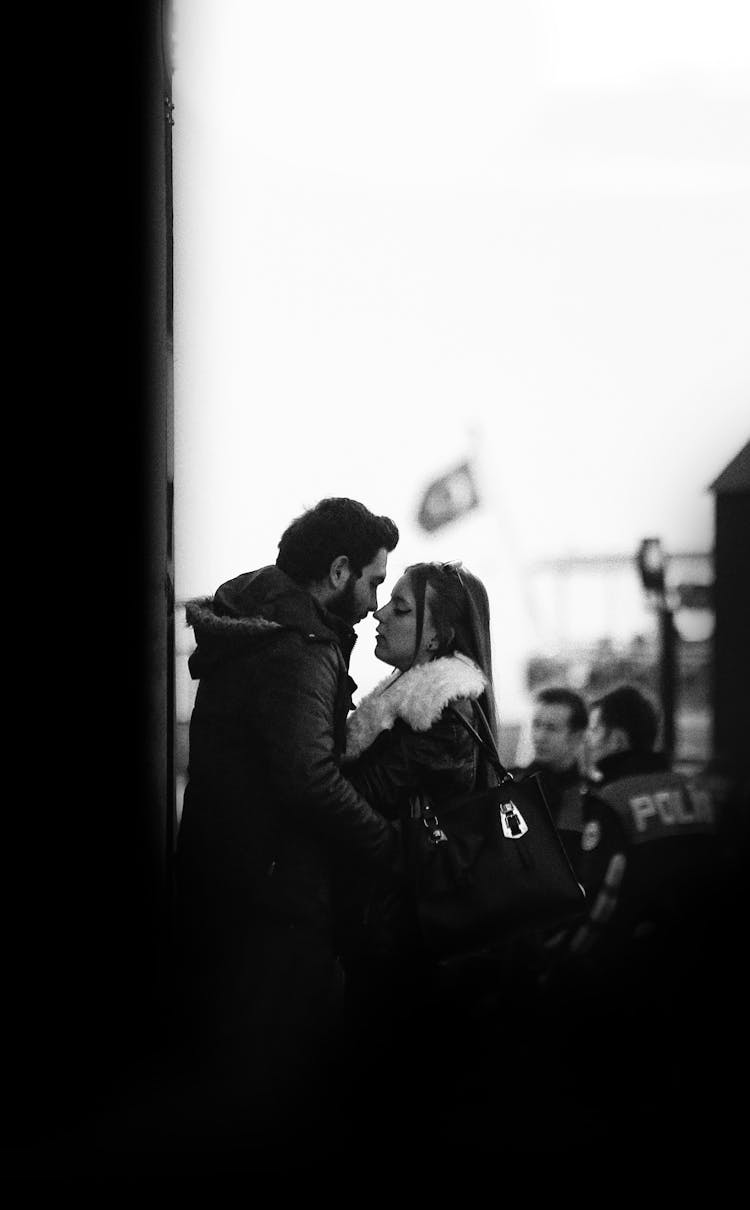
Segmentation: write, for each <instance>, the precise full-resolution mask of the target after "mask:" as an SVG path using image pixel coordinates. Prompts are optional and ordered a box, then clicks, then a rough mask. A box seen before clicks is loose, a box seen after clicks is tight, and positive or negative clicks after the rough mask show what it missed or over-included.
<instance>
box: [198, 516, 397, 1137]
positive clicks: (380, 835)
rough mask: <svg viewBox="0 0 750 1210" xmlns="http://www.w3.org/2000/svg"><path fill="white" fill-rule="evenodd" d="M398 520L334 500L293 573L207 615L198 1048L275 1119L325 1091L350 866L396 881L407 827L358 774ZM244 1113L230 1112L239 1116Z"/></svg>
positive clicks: (250, 581) (242, 580)
mask: <svg viewBox="0 0 750 1210" xmlns="http://www.w3.org/2000/svg"><path fill="white" fill-rule="evenodd" d="M398 537H399V534H398V529H397V528H396V526H395V524H394V523H393V521H391V520H390V518H388V517H384V516H376V515H374V514H373V513H371V512H370V511H369V510H368V509H367V508H365V506H364V505H363V504H360V503H359V502H357V501H355V500H350V499H347V498H327V499H324V500H321V501H320V502H319V503H318V504H317V505H316V506H315V507H314V508H311V509H309V510H308V511H307V512H305V513H303V514H302V515H301V516H299V517H297V518H296V520H294V521H293V522H292V523H291V524H290V525H289V527H288V528H287V529H286V531H285V532H284V533H283V535H282V537H281V540H280V542H279V547H278V557H277V559H276V564H275V565H272V566H266V567H262V568H260V569H259V570H256V571H251V572H247V573H245V574H243V575H240V576H237V577H235V578H234V579H232V580H229V581H227V582H226V583H224V584H222V585H221V587H220V588H218V589H217V591H216V593H215V594H214V596H213V597H212V598H204V599H201V600H198V601H193V602H191V603H190V604H189V605H188V607H187V619H188V622H189V624H190V625H191V626H192V627H193V628H194V631H195V637H196V644H197V645H196V649H195V651H194V652H193V654H192V656H191V657H190V671H191V674H192V676H193V677H194V678H197V679H198V680H199V685H198V691H197V694H196V700H195V706H194V709H193V714H192V717H191V722H190V760H189V780H188V784H187V786H186V790H185V796H184V804H183V812H182V818H181V824H180V831H179V836H178V842H177V855H176V891H177V896H176V898H177V926H178V938H179V941H180V956H181V960H182V972H183V976H184V980H183V983H182V990H183V994H184V996H185V1002H186V1004H187V1005H188V1006H189V1008H190V1010H191V1019H190V1024H191V1030H190V1032H189V1034H188V1039H189V1045H197V1046H198V1047H199V1051H200V1054H201V1055H202V1056H203V1057H204V1058H205V1060H206V1062H207V1063H208V1071H209V1072H211V1073H212V1076H211V1078H214V1079H215V1083H216V1085H217V1086H222V1089H223V1094H227V1090H228V1089H229V1088H231V1087H233V1089H234V1091H233V1093H229V1094H228V1095H229V1096H234V1095H236V1097H237V1101H238V1103H239V1104H241V1103H242V1101H243V1098H244V1097H245V1096H246V1094H247V1092H248V1091H249V1090H250V1089H252V1092H253V1107H254V1108H255V1109H257V1111H258V1113H259V1114H260V1115H262V1116H263V1117H264V1118H266V1119H267V1120H268V1121H271V1120H273V1119H274V1116H277V1117H278V1115H279V1114H280V1113H282V1112H283V1111H284V1107H285V1104H286V1103H287V1102H291V1101H294V1100H295V1098H297V1096H298V1095H300V1094H301V1092H302V1091H307V1089H306V1088H305V1084H306V1081H307V1080H309V1079H311V1072H312V1071H313V1069H314V1061H315V1059H316V1056H319V1054H320V1053H322V1052H321V1048H322V1047H323V1045H324V1042H325V1039H326V1034H327V1031H328V1030H329V1028H330V1026H331V1024H332V1023H333V1022H335V1020H336V1009H337V1005H338V1002H339V999H340V993H341V975H340V968H339V966H338V963H337V959H336V954H335V948H334V941H333V921H332V886H333V879H334V872H335V868H336V866H337V865H338V864H339V863H340V864H341V865H343V866H344V867H345V868H346V869H347V870H348V871H349V873H350V875H353V876H355V877H356V876H357V874H358V873H360V872H361V876H362V877H363V878H364V877H371V876H373V874H374V875H375V876H377V873H378V871H388V870H390V869H392V868H397V864H398V856H397V854H398V843H397V838H396V834H395V832H394V828H393V825H392V824H390V823H389V822H387V821H386V820H385V819H383V817H382V816H380V815H379V814H378V813H377V812H375V811H374V810H373V809H372V808H371V807H370V805H369V804H368V803H367V802H366V801H365V800H364V799H363V798H361V797H360V796H359V795H358V794H357V793H356V791H355V790H354V789H353V787H352V785H351V783H350V782H349V781H347V780H346V779H345V778H344V777H343V776H342V774H341V772H340V769H339V759H340V756H341V754H342V752H343V750H344V747H345V742H346V739H345V737H346V718H347V714H348V712H349V710H350V709H351V704H352V702H351V696H352V692H353V690H354V689H356V686H355V685H354V682H353V681H352V680H351V679H350V678H349V675H348V667H349V658H350V655H351V651H352V648H353V645H354V643H355V641H356V635H355V633H354V630H353V626H354V625H355V624H356V623H357V622H360V621H362V619H363V618H365V617H366V616H367V614H368V613H370V612H372V611H373V610H375V609H376V608H377V590H378V587H379V585H380V584H382V583H383V581H384V579H385V576H386V569H387V556H388V553H389V552H390V551H392V550H393V549H394V547H395V546H396V544H397V542H398ZM231 1111H232V1107H231V1106H230V1112H231Z"/></svg>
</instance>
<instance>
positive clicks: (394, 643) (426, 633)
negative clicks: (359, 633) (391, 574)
mask: <svg viewBox="0 0 750 1210" xmlns="http://www.w3.org/2000/svg"><path fill="white" fill-rule="evenodd" d="M431 594H432V590H431V588H430V587H429V585H428V588H427V593H426V595H425V603H424V622H423V625H422V638H421V641H420V644H419V652H418V653H417V657H416V659H415V658H414V644H415V642H416V639H417V604H416V601H415V598H414V589H413V588H412V586H411V582H410V580H409V577H408V576H407V575H403V576H402V577H401V579H400V580H398V581H397V582H396V584H395V585H394V587H393V592H392V593H391V599H390V601H389V602H388V603H387V605H384V606H383V608H382V609H378V610H376V611H375V613H374V614H373V617H374V618H375V620H376V622H377V623H378V628H377V631H376V635H377V637H376V640H375V655H376V656H377V658H378V659H379V660H382V661H383V663H384V664H391V665H392V667H393V668H401V669H405V668H410V667H411V665H412V664H413V663H414V664H424V663H425V662H426V661H427V660H431V659H432V658H433V652H434V651H435V649H436V648H437V634H436V631H435V627H434V625H433V621H432V612H431V610H430V597H431Z"/></svg>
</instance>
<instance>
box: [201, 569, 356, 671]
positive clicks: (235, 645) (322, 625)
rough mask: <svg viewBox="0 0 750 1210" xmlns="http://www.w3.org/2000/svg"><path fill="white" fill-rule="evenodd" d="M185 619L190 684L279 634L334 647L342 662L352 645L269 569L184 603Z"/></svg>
mask: <svg viewBox="0 0 750 1210" xmlns="http://www.w3.org/2000/svg"><path fill="white" fill-rule="evenodd" d="M185 618H186V622H187V625H188V626H192V628H193V630H194V632H195V639H196V644H197V648H196V650H195V651H194V652H193V654H192V655H191V657H190V659H189V661H188V665H189V668H190V673H191V675H192V676H193V677H194V678H199V677H201V676H204V675H205V674H206V673H207V672H208V671H209V670H210V669H211V668H212V667H214V666H215V665H216V664H217V663H220V662H221V661H222V660H224V659H227V658H232V657H234V656H236V655H237V654H238V653H243V652H247V651H248V650H250V649H252V647H253V646H254V645H255V644H257V642H258V641H259V640H260V641H262V640H265V639H267V638H268V637H269V635H272V634H274V633H278V632H279V630H291V631H296V632H297V633H298V634H301V635H302V636H303V637H304V638H305V639H307V640H310V641H313V642H329V643H330V642H335V643H336V644H337V645H338V646H339V647H340V648H341V650H342V653H343V654H344V656H345V658H346V660H347V661H348V658H349V656H350V654H351V649H352V647H353V645H354V642H355V640H356V635H355V632H354V630H353V629H352V627H351V626H347V625H346V623H345V622H342V621H341V619H339V618H336V617H334V616H333V615H332V614H330V613H329V612H328V611H327V610H325V609H323V607H322V606H321V605H319V604H318V602H317V601H316V600H315V599H314V597H313V596H312V594H311V593H309V592H307V591H306V590H305V589H304V588H300V586H299V585H297V584H295V583H294V582H293V581H292V580H291V579H290V578H289V576H287V575H286V574H285V573H284V572H283V571H281V570H280V568H278V567H275V566H273V565H270V566H268V567H261V568H259V569H258V570H257V571H251V572H245V573H244V574H243V575H240V576H235V578H234V579H233V580H227V581H226V582H225V583H224V584H222V585H221V586H220V587H219V588H218V589H217V590H216V593H215V594H214V596H213V597H199V598H196V599H195V600H192V601H189V602H188V603H187V605H186V609H185Z"/></svg>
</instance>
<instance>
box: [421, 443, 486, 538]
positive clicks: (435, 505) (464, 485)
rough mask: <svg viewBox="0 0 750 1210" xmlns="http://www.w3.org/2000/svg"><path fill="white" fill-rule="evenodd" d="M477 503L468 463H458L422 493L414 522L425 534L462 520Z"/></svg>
mask: <svg viewBox="0 0 750 1210" xmlns="http://www.w3.org/2000/svg"><path fill="white" fill-rule="evenodd" d="M478 504H479V494H478V492H477V487H476V483H475V482H474V475H473V472H472V469H471V463H470V462H468V461H466V462H461V463H460V464H459V465H458V466H456V467H454V468H453V470H450V471H447V472H446V473H445V474H444V475H441V476H440V478H439V479H434V480H433V482H432V483H431V484H430V485H429V487H428V488H427V490H426V491H425V493H424V495H423V497H422V502H421V504H420V506H419V513H418V516H417V520H418V521H419V524H420V525H421V526H422V529H426V530H427V531H428V533H429V532H430V531H432V530H434V529H440V527H441V525H447V524H448V522H449V521H455V520H456V519H457V518H458V517H463V515H464V513H468V512H469V511H470V510H471V509H472V508H476V507H477V505H478Z"/></svg>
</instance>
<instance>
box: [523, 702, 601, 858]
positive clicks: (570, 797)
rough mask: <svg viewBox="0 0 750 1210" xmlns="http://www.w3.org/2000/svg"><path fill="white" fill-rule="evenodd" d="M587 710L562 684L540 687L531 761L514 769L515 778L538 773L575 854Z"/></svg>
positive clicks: (579, 828) (580, 818) (580, 827)
mask: <svg viewBox="0 0 750 1210" xmlns="http://www.w3.org/2000/svg"><path fill="white" fill-rule="evenodd" d="M587 723H588V709H587V707H586V703H585V702H584V700H583V698H582V697H581V696H580V694H578V693H575V692H574V690H572V689H567V688H564V687H562V686H550V687H548V688H546V689H541V690H539V692H538V693H537V694H536V696H535V699H534V711H533V714H532V719H531V744H532V748H533V752H534V756H533V759H532V761H531V762H530V764H528V765H526V766H524V767H523V768H517V769H514V770H513V774H514V776H516V777H525V776H528V775H529V774H531V773H541V774H542V783H543V786H544V792H545V797H546V799H547V803H548V805H549V808H550V812H551V814H552V818H553V820H554V822H555V824H556V826H557V828H558V830H559V832H560V835H561V837H562V840H563V844H564V845H565V847H566V849H567V850H568V851H569V853H570V855H571V859H572V858H573V857H574V856H575V855H576V854H577V852H578V848H579V840H580V834H581V831H582V830H583V814H582V807H581V794H582V792H583V789H584V787H585V785H586V778H585V775H584V773H583V770H582V759H583V747H584V739H585V736H586V726H587Z"/></svg>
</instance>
